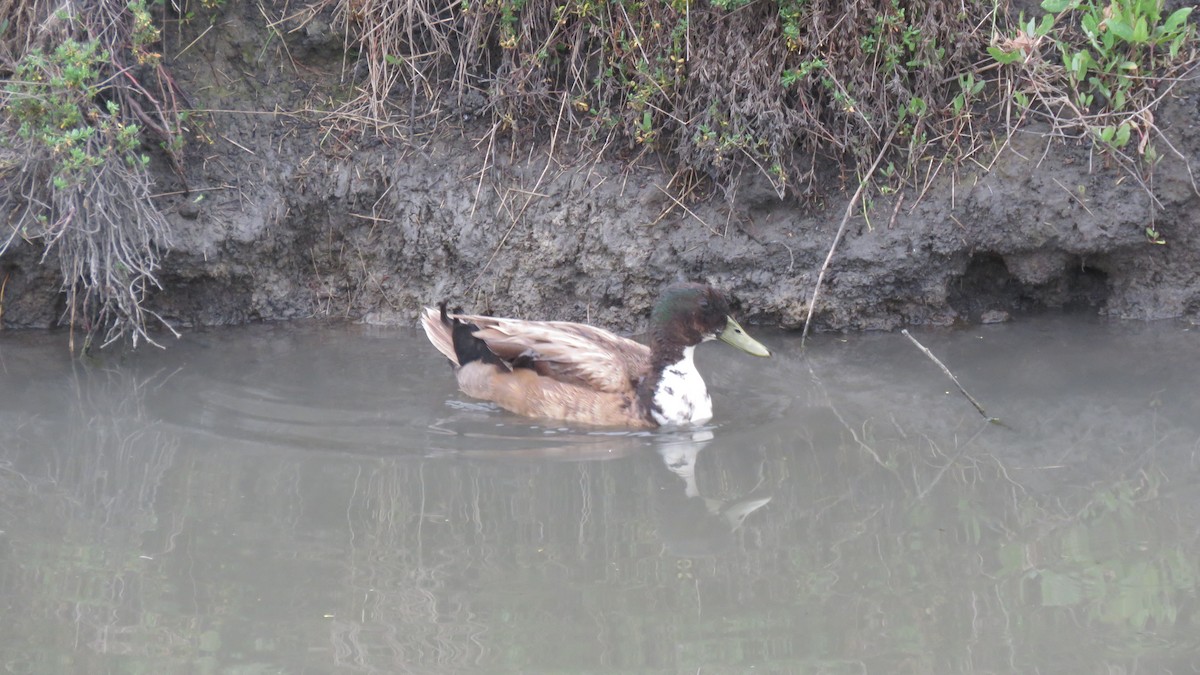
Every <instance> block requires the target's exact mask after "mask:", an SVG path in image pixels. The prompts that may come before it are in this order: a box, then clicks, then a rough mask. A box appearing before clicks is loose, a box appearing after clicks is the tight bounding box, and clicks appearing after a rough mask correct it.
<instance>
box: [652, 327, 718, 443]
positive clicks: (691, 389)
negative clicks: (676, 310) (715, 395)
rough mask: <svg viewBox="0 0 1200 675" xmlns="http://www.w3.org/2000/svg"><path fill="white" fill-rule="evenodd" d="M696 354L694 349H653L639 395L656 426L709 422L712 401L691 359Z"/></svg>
mask: <svg viewBox="0 0 1200 675" xmlns="http://www.w3.org/2000/svg"><path fill="white" fill-rule="evenodd" d="M655 347H659V345H655ZM695 351H696V346H695V345H691V346H687V347H678V346H672V347H667V348H662V349H659V348H654V349H653V357H652V359H651V372H650V375H649V377H647V378H646V380H645V381H644V382H643V383H642V391H641V392H640V393H641V395H642V401H643V404H644V405H645V406H646V408H647V410H648V411H649V413H650V416H651V418H653V419H654V421H655V422H657V423H658V424H659V425H662V426H666V425H677V424H699V423H701V422H706V421H708V420H709V419H712V398H710V397H709V395H708V387H706V386H705V385H704V378H702V377H700V371H698V370H696V362H695V360H694V359H693V358H692V355H693V353H694V352H695Z"/></svg>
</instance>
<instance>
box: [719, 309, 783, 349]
mask: <svg viewBox="0 0 1200 675" xmlns="http://www.w3.org/2000/svg"><path fill="white" fill-rule="evenodd" d="M725 320H726V322H727V323H726V324H725V328H724V329H722V330H721V332H720V333H719V334H718V335H717V338H718V339H719V340H720V341H721V342H724V343H725V344H728V345H733V346H734V347H737V348H738V349H740V350H742V351H744V352H746V353H747V354H750V355H751V356H770V355H771V352H770V350H768V349H767V348H766V347H764V346H763V345H762V343H761V342H759V341H758V340H755V339H754V338H752V337H750V336H749V335H747V334H746V331H745V329H743V328H742V326H741V324H739V323H738V322H736V321H734V320H733V317H731V316H728V317H725Z"/></svg>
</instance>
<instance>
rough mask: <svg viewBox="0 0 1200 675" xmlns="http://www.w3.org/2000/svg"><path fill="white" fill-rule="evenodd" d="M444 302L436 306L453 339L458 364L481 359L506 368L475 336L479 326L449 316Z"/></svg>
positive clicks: (505, 364) (461, 364) (484, 343)
mask: <svg viewBox="0 0 1200 675" xmlns="http://www.w3.org/2000/svg"><path fill="white" fill-rule="evenodd" d="M446 304H447V303H445V302H441V303H438V308H439V309H441V310H442V323H443V324H445V325H447V326H450V336H451V338H452V339H453V340H454V355H455V356H456V357H457V358H458V365H459V366H465V365H467V364H468V363H472V362H474V361H482V362H484V363H490V364H492V365H495V366H499V367H501V368H504V369H505V370H508V369H509V365H508V364H507V363H505V362H504V360H503V359H501V358H500V357H499V356H496V353H495V352H493V351H492V350H491V349H489V348H488V346H487V343H486V342H484V341H483V340H480V339H479V338H477V337H475V331H477V330H479V327H478V326H476V325H474V324H470V323H467V322H466V321H463V320H461V319H459V318H457V317H452V316H450V314H449V312H447V311H446ZM455 311H456V312H458V311H459V310H457V309H456V310H455Z"/></svg>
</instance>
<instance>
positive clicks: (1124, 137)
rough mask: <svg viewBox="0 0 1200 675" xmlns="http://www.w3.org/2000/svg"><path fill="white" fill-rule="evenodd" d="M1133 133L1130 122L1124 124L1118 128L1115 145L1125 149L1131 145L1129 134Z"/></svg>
mask: <svg viewBox="0 0 1200 675" xmlns="http://www.w3.org/2000/svg"><path fill="white" fill-rule="evenodd" d="M1132 131H1133V128H1132V127H1131V126H1130V124H1129V122H1124V123H1122V124H1121V126H1119V127H1117V134H1116V138H1115V139H1114V140H1113V145H1115V146H1116V147H1118V148H1123V147H1125V146H1126V145H1128V144H1129V134H1130V133H1131V132H1132Z"/></svg>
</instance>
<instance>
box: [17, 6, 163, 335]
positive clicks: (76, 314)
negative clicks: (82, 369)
mask: <svg viewBox="0 0 1200 675" xmlns="http://www.w3.org/2000/svg"><path fill="white" fill-rule="evenodd" d="M136 4H137V3H135V5H136ZM132 6H134V5H131V7H132ZM141 9H144V6H142V7H141ZM134 15H135V28H134V34H135V35H140V36H141V37H140V38H137V39H141V40H146V39H149V38H150V37H151V36H152V35H157V33H156V32H154V31H151V30H150V28H149V27H146V26H142V27H140V28H138V27H137V26H138V25H139V24H138V23H137V22H138V21H140V19H139V18H137V17H138V16H140V15H139V14H138V12H137V11H134ZM142 18H145V17H144V16H142ZM135 42H136V40H135ZM139 44H140V45H141V47H142V48H145V47H148V45H149V43H147V42H141V43H139ZM138 49H139V48H138V47H137V45H136V44H135V46H134V53H135V54H137V55H138V56H137V58H139V59H141V58H149V56H148V52H145V51H138ZM112 60H113V57H112V53H111V52H110V51H109V50H107V49H104V48H103V47H102V46H101V44H100V42H99V41H98V40H95V39H92V40H88V41H83V42H80V41H76V40H74V39H71V38H67V39H64V40H63V41H61V42H60V43H59V44H57V45H56V46H54V48H53V49H52V50H50V51H43V50H42V49H38V48H35V49H32V50H31V51H30V52H28V53H27V54H26V55H25V57H24V58H23V59H22V60H21V61H20V62H19V63H18V64H17V66H16V69H15V73H14V77H13V78H12V79H11V80H10V81H9V82H8V83H7V84H6V85H5V86H4V89H3V99H4V101H5V102H6V103H7V105H6V106H5V107H4V110H5V112H4V116H3V121H4V123H5V125H6V126H8V127H9V128H10V129H15V133H14V134H13V135H12V137H11V138H10V140H9V141H7V142H5V143H4V146H3V147H4V156H3V164H4V165H5V167H6V168H10V169H11V168H17V166H16V165H18V164H19V165H20V166H19V168H20V171H19V172H18V174H17V175H18V176H19V177H18V178H17V180H14V181H12V182H11V183H10V184H9V185H8V188H9V194H8V198H9V200H10V202H9V208H10V209H11V213H10V217H11V219H12V222H14V223H15V226H14V227H15V228H16V229H15V230H14V234H15V235H19V236H20V237H21V238H23V239H25V240H26V241H30V242H38V241H40V242H41V244H42V246H43V247H44V248H45V251H46V255H50V254H51V253H55V254H56V255H57V257H58V260H59V263H60V267H61V269H62V274H63V289H64V291H65V292H66V293H67V296H68V303H67V305H68V310H67V311H68V313H69V322H70V324H71V326H72V327H74V326H75V325H76V324H77V323H81V324H83V326H84V327H85V329H86V330H85V333H86V335H85V339H84V349H85V350H86V349H87V348H88V347H89V346H90V344H91V339H92V336H93V334H94V333H95V332H96V331H97V330H100V329H104V330H107V334H106V335H105V342H106V343H107V342H109V341H112V340H115V339H117V338H118V337H120V336H122V335H126V334H130V335H132V336H133V340H134V344H136V343H137V341H138V339H139V338H145V339H146V340H149V341H151V342H153V341H152V340H150V337H149V335H148V334H147V332H146V330H147V328H146V318H147V317H148V316H155V315H153V313H152V312H150V311H149V310H147V309H145V308H144V307H143V306H142V300H143V299H144V297H145V294H146V293H147V292H148V290H149V287H151V286H155V285H157V281H156V280H155V277H154V273H155V271H156V270H157V268H158V260H159V247H160V246H162V245H163V244H165V243H167V240H168V237H167V226H166V222H165V221H164V220H163V217H162V215H161V214H160V213H159V212H158V211H157V210H156V209H155V208H154V207H153V206H152V205H151V203H150V200H149V194H150V181H149V177H148V171H147V170H148V167H149V164H150V158H149V157H148V156H147V155H146V154H145V153H143V152H142V143H141V128H140V127H139V126H138V125H137V124H133V123H130V122H129V121H128V119H127V116H126V115H123V114H122V112H123V111H122V110H121V106H120V104H119V103H118V102H117V100H116V99H115V96H114V91H113V88H112V80H111V78H109V77H108V76H107V75H106V73H108V72H111V71H112V66H113V63H112ZM12 241H13V239H12V238H9V239H8V240H7V242H6V243H5V244H4V246H0V253H3V252H4V249H5V248H7V246H8V245H9V244H11V242H12ZM73 342H74V333H72V343H73ZM72 349H74V345H73V344H72Z"/></svg>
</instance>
